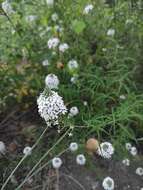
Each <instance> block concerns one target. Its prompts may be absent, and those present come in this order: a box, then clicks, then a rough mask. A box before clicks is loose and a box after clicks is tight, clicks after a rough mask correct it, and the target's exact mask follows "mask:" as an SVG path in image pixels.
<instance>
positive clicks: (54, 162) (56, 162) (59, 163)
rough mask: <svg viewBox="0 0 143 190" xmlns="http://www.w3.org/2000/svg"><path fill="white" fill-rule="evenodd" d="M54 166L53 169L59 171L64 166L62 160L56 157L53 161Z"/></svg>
mask: <svg viewBox="0 0 143 190" xmlns="http://www.w3.org/2000/svg"><path fill="white" fill-rule="evenodd" d="M52 165H53V168H55V169H59V168H60V167H61V165H62V160H61V159H60V158H58V157H55V158H53V159H52Z"/></svg>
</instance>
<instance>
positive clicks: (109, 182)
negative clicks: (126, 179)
mask: <svg viewBox="0 0 143 190" xmlns="http://www.w3.org/2000/svg"><path fill="white" fill-rule="evenodd" d="M102 186H103V188H104V189H105V190H113V189H114V186H115V185H114V180H113V179H112V178H111V177H106V178H105V179H104V180H103V183H102Z"/></svg>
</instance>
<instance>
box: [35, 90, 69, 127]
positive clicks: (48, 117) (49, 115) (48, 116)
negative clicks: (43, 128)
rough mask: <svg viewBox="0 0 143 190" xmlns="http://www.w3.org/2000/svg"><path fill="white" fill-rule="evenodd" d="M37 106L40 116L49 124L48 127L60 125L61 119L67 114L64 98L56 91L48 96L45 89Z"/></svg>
mask: <svg viewBox="0 0 143 190" xmlns="http://www.w3.org/2000/svg"><path fill="white" fill-rule="evenodd" d="M37 104H38V111H39V114H40V115H41V117H42V118H43V119H44V120H45V121H46V122H47V125H51V124H54V125H56V124H58V119H59V117H60V116H61V115H65V114H66V112H67V108H66V106H65V105H64V102H63V99H62V97H61V96H59V95H58V93H56V92H54V91H51V92H50V93H49V94H48V92H47V91H46V89H45V91H44V92H43V93H41V94H40V96H39V98H38V99H37Z"/></svg>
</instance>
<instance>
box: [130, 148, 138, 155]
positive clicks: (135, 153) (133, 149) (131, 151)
mask: <svg viewBox="0 0 143 190" xmlns="http://www.w3.org/2000/svg"><path fill="white" fill-rule="evenodd" d="M130 153H131V155H132V156H136V155H137V148H136V147H134V146H133V147H132V148H131V150H130Z"/></svg>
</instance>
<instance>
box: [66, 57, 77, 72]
mask: <svg viewBox="0 0 143 190" xmlns="http://www.w3.org/2000/svg"><path fill="white" fill-rule="evenodd" d="M68 68H69V70H73V69H77V68H78V63H77V61H76V60H74V59H72V60H70V61H69V62H68Z"/></svg>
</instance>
